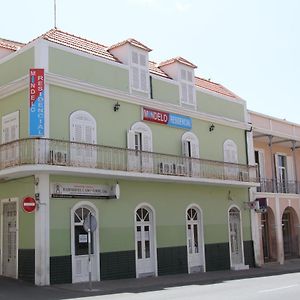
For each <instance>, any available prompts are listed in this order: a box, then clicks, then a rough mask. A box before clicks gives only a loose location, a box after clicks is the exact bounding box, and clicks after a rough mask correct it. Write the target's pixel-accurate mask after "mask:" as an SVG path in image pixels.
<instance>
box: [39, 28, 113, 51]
mask: <svg viewBox="0 0 300 300" xmlns="http://www.w3.org/2000/svg"><path fill="white" fill-rule="evenodd" d="M51 31H52V32H60V33H63V34H66V35H68V36H71V37H75V38H77V39H80V40H83V41H86V42H89V43H92V44H96V45H98V46H101V47H104V48H108V47H109V46H106V45H103V44H100V43H98V42H95V41H92V40H90V39H87V38H84V37H81V36H79V35H75V34H72V33H69V32H66V31H63V30H61V29H59V28H52V29H50V30H49V31H47V32H46V33H45V34H43V35H42V36H46V35H49V33H50V32H51Z"/></svg>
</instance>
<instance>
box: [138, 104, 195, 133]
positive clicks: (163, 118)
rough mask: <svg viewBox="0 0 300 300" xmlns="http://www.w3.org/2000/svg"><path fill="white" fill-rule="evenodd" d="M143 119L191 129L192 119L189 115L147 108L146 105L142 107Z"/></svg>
mask: <svg viewBox="0 0 300 300" xmlns="http://www.w3.org/2000/svg"><path fill="white" fill-rule="evenodd" d="M143 120H144V121H149V122H154V123H159V124H163V125H168V126H171V127H177V128H183V129H192V119H191V118H190V117H186V116H182V115H177V114H172V113H168V112H164V111H159V110H154V109H149V108H146V107H143Z"/></svg>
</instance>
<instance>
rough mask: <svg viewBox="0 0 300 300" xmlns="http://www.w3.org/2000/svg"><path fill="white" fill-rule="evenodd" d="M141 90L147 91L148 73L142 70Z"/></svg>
mask: <svg viewBox="0 0 300 300" xmlns="http://www.w3.org/2000/svg"><path fill="white" fill-rule="evenodd" d="M140 83H141V90H143V91H147V72H146V71H145V70H143V69H141V73H140Z"/></svg>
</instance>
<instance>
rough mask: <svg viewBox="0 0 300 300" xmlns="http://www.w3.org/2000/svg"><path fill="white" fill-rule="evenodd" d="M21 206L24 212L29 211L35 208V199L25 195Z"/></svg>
mask: <svg viewBox="0 0 300 300" xmlns="http://www.w3.org/2000/svg"><path fill="white" fill-rule="evenodd" d="M22 207H23V210H24V211H25V212H28V213H31V212H34V211H35V209H36V201H35V199H34V198H32V197H25V198H24V199H23V202H22Z"/></svg>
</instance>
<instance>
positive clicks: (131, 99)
mask: <svg viewBox="0 0 300 300" xmlns="http://www.w3.org/2000/svg"><path fill="white" fill-rule="evenodd" d="M46 82H47V83H49V84H52V85H56V86H61V87H64V88H68V89H72V90H77V91H80V92H85V93H88V94H93V95H97V96H102V97H107V98H112V99H113V100H118V101H124V102H128V103H133V104H137V105H140V106H147V107H149V108H153V109H160V110H164V111H168V112H171V113H175V114H180V115H185V116H188V117H191V118H196V119H201V120H204V121H208V122H214V123H217V124H220V125H225V126H229V127H235V128H240V129H249V128H250V126H249V125H248V124H247V123H244V122H240V121H236V120H231V119H229V118H224V117H219V116H213V115H209V114H205V113H202V112H198V111H191V110H189V109H185V108H183V107H179V106H177V105H174V104H170V103H162V102H160V101H159V100H156V99H141V97H137V96H134V95H130V94H128V93H126V92H124V91H118V90H111V89H106V88H103V87H100V86H98V85H94V84H90V83H86V82H82V81H79V80H75V79H72V78H67V77H63V76H60V75H56V74H53V73H48V74H47V77H46Z"/></svg>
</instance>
